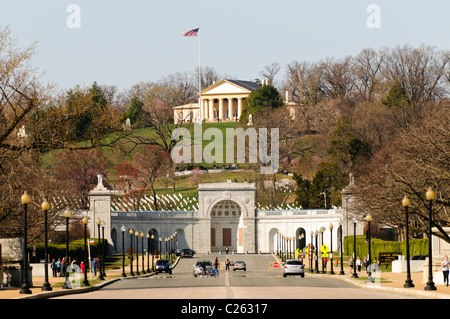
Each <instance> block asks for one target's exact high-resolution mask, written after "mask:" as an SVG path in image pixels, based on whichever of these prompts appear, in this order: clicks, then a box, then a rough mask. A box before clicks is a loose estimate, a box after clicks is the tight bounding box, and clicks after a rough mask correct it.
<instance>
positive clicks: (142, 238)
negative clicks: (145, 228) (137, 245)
mask: <svg viewBox="0 0 450 319" xmlns="http://www.w3.org/2000/svg"><path fill="white" fill-rule="evenodd" d="M141 246H142V248H141V252H142V273H143V274H145V269H144V232H141Z"/></svg>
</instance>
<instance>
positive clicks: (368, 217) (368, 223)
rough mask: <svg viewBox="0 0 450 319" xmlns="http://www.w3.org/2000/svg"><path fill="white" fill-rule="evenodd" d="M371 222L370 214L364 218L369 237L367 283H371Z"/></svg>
mask: <svg viewBox="0 0 450 319" xmlns="http://www.w3.org/2000/svg"><path fill="white" fill-rule="evenodd" d="M371 221H372V216H371V215H370V214H368V215H367V216H366V222H367V225H368V229H367V235H368V237H369V262H368V264H369V272H368V275H369V276H368V277H367V282H372V269H371V268H372V253H371V250H370V246H371V243H370V241H371V239H370V222H371Z"/></svg>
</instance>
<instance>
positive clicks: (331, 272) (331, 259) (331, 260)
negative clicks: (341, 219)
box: [329, 224, 334, 275]
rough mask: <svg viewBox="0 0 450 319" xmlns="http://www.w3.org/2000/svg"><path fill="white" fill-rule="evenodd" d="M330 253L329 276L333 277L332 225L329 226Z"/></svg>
mask: <svg viewBox="0 0 450 319" xmlns="http://www.w3.org/2000/svg"><path fill="white" fill-rule="evenodd" d="M329 228H330V246H331V247H330V252H331V258H330V262H331V264H330V265H331V271H330V274H331V275H334V271H333V224H330V227H329Z"/></svg>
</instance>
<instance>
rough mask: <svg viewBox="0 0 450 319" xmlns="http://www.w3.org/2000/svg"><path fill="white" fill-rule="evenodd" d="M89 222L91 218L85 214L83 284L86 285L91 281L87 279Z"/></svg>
mask: <svg viewBox="0 0 450 319" xmlns="http://www.w3.org/2000/svg"><path fill="white" fill-rule="evenodd" d="M88 223H89V219H88V218H87V217H86V216H84V217H83V225H84V256H83V257H84V258H83V259H84V279H83V285H84V286H90V284H89V281H88V279H87V271H88V268H89V262H88V248H87V224H88Z"/></svg>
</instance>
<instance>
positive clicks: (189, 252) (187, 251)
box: [181, 248, 195, 258]
mask: <svg viewBox="0 0 450 319" xmlns="http://www.w3.org/2000/svg"><path fill="white" fill-rule="evenodd" d="M194 255H195V251H193V250H192V249H189V248H185V249H183V250H182V251H181V257H182V258H184V257H191V258H192V257H194Z"/></svg>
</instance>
